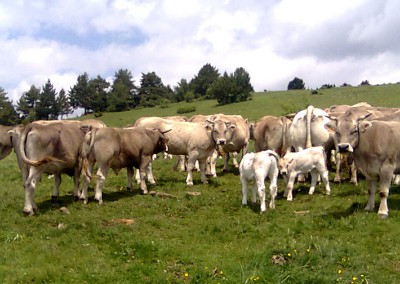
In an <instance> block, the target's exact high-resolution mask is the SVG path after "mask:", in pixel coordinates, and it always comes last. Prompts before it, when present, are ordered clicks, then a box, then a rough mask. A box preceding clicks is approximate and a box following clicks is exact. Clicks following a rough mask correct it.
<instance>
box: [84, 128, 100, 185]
mask: <svg viewBox="0 0 400 284" xmlns="http://www.w3.org/2000/svg"><path fill="white" fill-rule="evenodd" d="M96 132H97V128H95V127H94V128H92V129H91V130H90V131H89V132H87V133H86V135H85V137H84V139H83V143H82V154H81V163H82V172H83V174H84V175H85V176H86V177H88V178H89V179H91V178H92V173H91V172H90V171H89V161H88V157H89V154H90V151H91V150H92V148H93V145H94V138H95V136H96Z"/></svg>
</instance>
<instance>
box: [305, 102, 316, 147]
mask: <svg viewBox="0 0 400 284" xmlns="http://www.w3.org/2000/svg"><path fill="white" fill-rule="evenodd" d="M313 111H314V107H313V106H311V105H310V106H308V108H307V120H306V121H307V125H306V139H307V140H306V148H310V147H312V142H311V119H312V114H313Z"/></svg>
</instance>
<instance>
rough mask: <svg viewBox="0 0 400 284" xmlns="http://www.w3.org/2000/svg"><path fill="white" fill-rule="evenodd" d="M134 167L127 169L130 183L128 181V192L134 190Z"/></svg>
mask: <svg viewBox="0 0 400 284" xmlns="http://www.w3.org/2000/svg"><path fill="white" fill-rule="evenodd" d="M133 171H134V170H133V167H127V168H126V175H127V178H128V181H127V183H126V189H127V190H128V191H131V190H132V177H133Z"/></svg>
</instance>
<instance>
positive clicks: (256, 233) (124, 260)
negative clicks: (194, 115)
mask: <svg viewBox="0 0 400 284" xmlns="http://www.w3.org/2000/svg"><path fill="white" fill-rule="evenodd" d="M398 90H399V88H398V86H397V85H388V86H380V87H362V88H336V89H329V90H323V91H322V95H313V96H311V95H309V91H298V92H296V91H294V92H271V93H257V94H255V95H254V97H253V100H252V101H249V102H245V103H240V104H234V105H229V106H215V102H212V101H204V102H199V103H196V112H198V113H203V114H209V113H217V112H224V113H241V114H242V115H243V116H245V117H247V118H249V119H251V120H256V119H258V118H259V117H261V116H263V115H267V114H272V115H280V114H282V113H283V112H284V111H285V110H286V109H285V108H288V106H293V108H294V107H297V106H299V107H304V105H305V104H309V103H311V104H313V105H315V106H317V107H327V106H329V105H332V104H335V103H336V104H343V103H349V104H352V103H357V102H360V101H367V102H369V103H371V104H374V105H383V106H400V102H399V101H398V100H399V99H400V98H399V96H398V95H397V94H396V92H397V91H398ZM182 105H184V104H171V105H170V106H169V107H168V108H162V109H161V108H154V109H151V111H149V109H143V110H136V111H131V112H126V113H112V114H108V113H107V114H104V115H103V116H102V117H101V119H103V120H104V121H105V122H106V123H108V124H109V125H113V126H124V125H126V124H129V123H132V122H133V121H134V120H135V119H136V118H137V117H139V116H142V115H175V111H176V109H178V108H179V107H181V106H182ZM172 164H173V161H171V160H163V159H157V160H156V161H155V162H154V174H155V177H156V179H157V184H156V185H155V186H152V187H151V188H150V189H151V190H154V191H158V192H165V193H169V194H171V195H172V196H175V197H158V196H151V195H146V196H143V195H140V194H139V189H138V187H136V188H134V190H133V191H132V192H127V191H126V190H125V185H126V172H125V171H122V172H121V173H120V174H119V175H118V176H117V175H115V174H114V173H112V172H110V174H109V176H108V178H107V180H106V184H105V192H104V195H103V199H104V203H103V204H102V205H98V204H96V203H95V202H94V201H93V199H90V200H89V204H87V205H84V204H82V203H81V202H75V201H73V195H72V192H73V184H72V181H71V179H70V178H68V177H64V178H63V183H62V185H61V190H60V192H61V197H60V199H59V200H58V202H55V203H52V202H51V201H50V195H51V192H52V184H53V181H52V180H51V179H47V177H43V178H42V181H41V182H40V183H39V184H38V186H37V191H36V197H35V199H36V202H37V205H38V207H39V210H40V212H39V213H38V214H37V215H35V216H33V217H29V218H28V217H27V218H25V217H23V214H22V208H23V202H24V192H23V188H22V185H21V176H20V173H19V170H18V166H17V164H16V159H15V155H14V154H12V155H10V156H9V157H8V158H6V159H5V160H2V161H1V162H0V180H1V187H0V193H1V196H2V198H1V199H0V213H1V216H2V221H1V223H0V249H1V254H0V280H1V281H2V283H28V282H30V283H52V282H54V283H398V282H399V281H400V275H399V270H400V261H399V255H398V254H399V251H400V242H399V241H398V235H399V233H400V227H399V226H398V224H399V221H400V211H399V208H400V189H399V187H396V186H394V187H392V189H391V193H390V196H389V208H390V210H391V211H390V217H389V218H387V219H384V220H382V219H379V218H378V216H377V214H376V212H373V213H367V212H364V210H363V208H364V206H365V204H366V202H367V197H366V189H365V182H364V180H363V179H361V181H360V185H359V186H354V185H351V184H350V183H349V177H348V176H347V175H346V173H344V175H345V177H346V180H345V181H344V182H343V183H342V184H332V186H331V188H332V195H331V196H326V195H324V194H322V191H323V186H322V185H319V186H318V187H317V189H316V192H315V193H314V195H313V196H309V195H308V194H307V192H308V187H309V183H306V184H300V185H296V186H295V189H294V200H293V202H288V201H286V200H285V199H284V198H283V196H282V194H283V183H282V181H281V180H280V181H279V184H278V185H279V194H278V198H277V202H276V203H277V204H276V209H275V210H268V211H267V212H266V213H264V214H260V210H259V203H257V204H256V205H248V206H242V205H241V185H240V181H239V177H238V170H237V169H235V168H233V167H232V166H231V167H230V168H229V170H228V172H227V173H222V172H221V169H222V162H221V161H219V162H218V175H219V176H218V177H217V178H213V179H210V181H209V184H208V185H203V184H201V183H200V177H199V174H198V173H195V174H194V183H195V185H194V186H193V187H192V188H188V187H187V186H186V184H185V177H186V174H185V173H180V172H174V171H172ZM331 180H332V176H331ZM93 185H94V184H92V186H93ZM189 191H196V192H200V193H201V195H199V196H191V195H188V194H187V192H189ZM93 195H94V194H93V192H90V196H91V197H93ZM378 200H379V197H378ZM61 207H67V208H68V209H69V211H70V214H65V213H61V212H60V210H59V209H60V208H61ZM122 219H129V220H132V222H133V224H130V225H129V224H125V223H119V222H117V221H119V220H122Z"/></svg>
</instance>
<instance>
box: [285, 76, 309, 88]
mask: <svg viewBox="0 0 400 284" xmlns="http://www.w3.org/2000/svg"><path fill="white" fill-rule="evenodd" d="M304 86H305V85H304V82H303V80H302V79H299V78H297V77H295V78H294V79H293V80H292V81H290V82H289V84H288V90H304V89H305V87H304Z"/></svg>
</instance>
